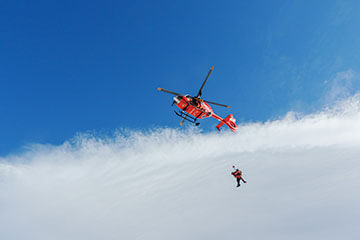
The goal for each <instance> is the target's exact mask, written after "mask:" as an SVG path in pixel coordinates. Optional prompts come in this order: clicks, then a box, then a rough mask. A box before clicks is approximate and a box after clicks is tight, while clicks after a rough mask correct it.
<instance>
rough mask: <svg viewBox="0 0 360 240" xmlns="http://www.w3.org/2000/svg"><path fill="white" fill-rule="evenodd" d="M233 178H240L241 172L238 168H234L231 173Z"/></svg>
mask: <svg viewBox="0 0 360 240" xmlns="http://www.w3.org/2000/svg"><path fill="white" fill-rule="evenodd" d="M231 174H232V175H233V176H234V177H235V178H241V175H242V172H241V171H240V170H239V169H236V170H235V172H232V173H231Z"/></svg>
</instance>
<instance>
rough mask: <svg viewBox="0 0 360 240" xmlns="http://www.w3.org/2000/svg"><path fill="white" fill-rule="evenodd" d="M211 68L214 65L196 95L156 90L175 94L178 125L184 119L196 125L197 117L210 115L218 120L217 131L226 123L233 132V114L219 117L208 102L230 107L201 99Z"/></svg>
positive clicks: (234, 126) (234, 128) (234, 123)
mask: <svg viewBox="0 0 360 240" xmlns="http://www.w3.org/2000/svg"><path fill="white" fill-rule="evenodd" d="M213 69H214V67H211V68H210V71H209V72H208V74H207V76H206V78H205V80H204V82H203V84H202V85H201V87H200V90H199V92H198V94H197V95H196V97H192V96H190V95H182V94H179V93H176V92H172V91H169V90H166V89H163V88H158V90H159V91H163V92H166V93H170V94H173V95H175V97H174V102H173V105H174V104H176V106H177V107H179V108H180V109H181V110H180V111H178V112H177V111H175V113H176V115H178V116H179V117H181V118H182V120H181V122H180V125H183V123H184V121H185V120H187V121H189V122H192V123H194V124H195V125H196V126H198V125H199V124H200V123H199V122H197V120H198V119H204V118H207V117H212V118H215V119H216V120H218V121H220V123H219V124H218V125H217V126H216V128H217V129H218V130H219V131H220V128H221V126H222V125H224V124H226V126H228V127H229V128H230V129H231V130H232V131H233V132H235V131H236V130H237V129H238V127H237V126H236V120H235V118H234V116H233V115H232V114H230V115H229V116H227V117H226V118H224V119H222V118H221V117H219V116H218V115H216V114H215V113H214V111H213V110H212V108H211V107H210V105H209V104H208V103H210V104H214V105H218V106H222V107H227V108H230V107H229V106H227V105H224V104H219V103H214V102H210V101H207V100H204V99H201V95H202V89H203V87H204V85H205V83H206V81H207V80H208V78H209V76H210V74H211V72H212V70H213Z"/></svg>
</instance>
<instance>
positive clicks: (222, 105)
mask: <svg viewBox="0 0 360 240" xmlns="http://www.w3.org/2000/svg"><path fill="white" fill-rule="evenodd" d="M203 101H204V102H207V103H210V104H214V105H218V106H221V107H226V108H230V106H228V105H224V104H220V103H215V102H210V101H207V100H203Z"/></svg>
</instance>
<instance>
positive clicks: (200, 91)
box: [196, 66, 214, 97]
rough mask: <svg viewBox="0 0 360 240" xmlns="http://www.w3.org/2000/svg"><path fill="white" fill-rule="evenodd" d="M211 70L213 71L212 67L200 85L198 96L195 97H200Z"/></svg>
mask: <svg viewBox="0 0 360 240" xmlns="http://www.w3.org/2000/svg"><path fill="white" fill-rule="evenodd" d="M212 70H214V66H211V68H210V70H209V72H208V74H207V76H206V78H205V80H204V82H203V84H202V85H201V87H200V90H199V92H198V94H197V95H196V97H201V95H202V89H203V87H204V86H205V83H206V82H207V80H208V78H209V76H210V74H211V72H212Z"/></svg>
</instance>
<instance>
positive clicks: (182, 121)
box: [180, 113, 188, 126]
mask: <svg viewBox="0 0 360 240" xmlns="http://www.w3.org/2000/svg"><path fill="white" fill-rule="evenodd" d="M187 116H188V115H187V113H186V114H185V116H184V117H183V119H182V120H181V122H180V126H182V125H183V124H184V122H185V119H186V117H187Z"/></svg>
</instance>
